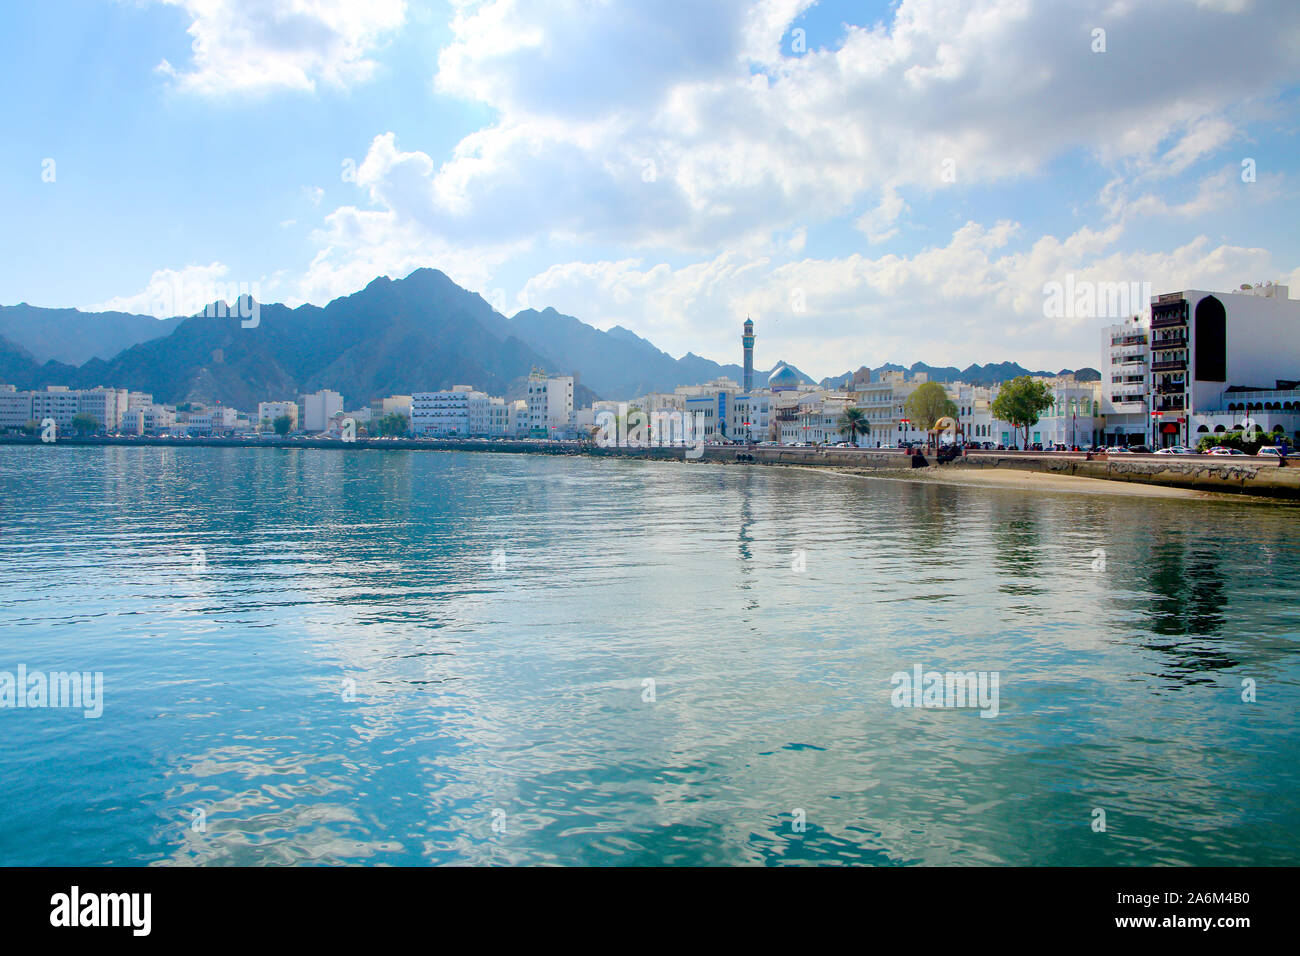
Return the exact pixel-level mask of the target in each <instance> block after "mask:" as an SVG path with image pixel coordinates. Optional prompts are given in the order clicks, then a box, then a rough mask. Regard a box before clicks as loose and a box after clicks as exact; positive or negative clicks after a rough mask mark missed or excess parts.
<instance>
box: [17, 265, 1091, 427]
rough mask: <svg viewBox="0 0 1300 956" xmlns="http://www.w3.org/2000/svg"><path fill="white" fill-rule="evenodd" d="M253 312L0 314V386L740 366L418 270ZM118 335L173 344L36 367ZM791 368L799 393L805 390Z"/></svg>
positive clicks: (219, 385)
mask: <svg viewBox="0 0 1300 956" xmlns="http://www.w3.org/2000/svg"><path fill="white" fill-rule="evenodd" d="M259 309H260V315H259V321H258V324H257V326H255V327H253V328H243V327H242V325H241V321H242V320H241V318H240V317H239V316H238V314H236V313H235V312H233V311H232V313H231V315H230V317H228V318H213V317H208V316H204V315H195V316H189V317H186V318H177V319H168V320H165V321H164V322H159V320H156V319H153V318H151V317H149V316H131V315H127V314H125V313H83V312H78V311H77V310H75V309H53V310H51V309H39V308H37V307H35V306H27V305H21V306H9V307H0V311H4V310H8V311H7V312H5V314H6V315H7V316H8V317H9V318H10V319H12V318H13V317H14V316H18V315H22V316H26V317H28V318H31V317H33V316H34V317H35V321H33V322H29V323H27V324H25V325H21V327H19V328H11V329H10V331H11V332H12V334H5V333H4V331H3V330H0V382H5V383H8V384H13V385H16V386H18V387H20V388H42V387H44V386H45V385H68V386H71V387H77V388H89V387H92V386H95V385H115V386H119V387H126V388H130V389H132V390H138V391H147V392H150V393H152V394H153V395H154V397H155V400H157V401H162V402H170V403H177V402H185V401H201V402H209V403H212V402H222V403H225V404H227V405H234V406H235V407H238V408H241V409H245V410H250V411H251V410H254V409H255V408H256V406H257V403H258V402H260V401H267V400H271V399H285V398H295V397H296V396H298V395H299V394H301V393H303V392H311V391H315V390H317V389H320V388H331V389H334V390H336V391H338V392H341V393H342V394H343V397H344V403H345V405H346V406H347V407H349V408H355V407H357V406H358V405H361V404H363V403H365V402H368V401H370V400H371V399H373V398H377V397H380V396H383V395H392V394H409V393H411V392H415V391H425V390H435V389H441V388H450V387H452V386H453V385H472V386H474V387H476V388H479V389H483V390H484V391H487V392H490V393H492V394H496V395H503V396H505V397H507V398H511V399H514V398H519V397H521V396H522V395H524V394H525V389H526V381H527V376H528V373H529V372H530V371H531V370H532V369H533V368H537V367H541V368H545V369H546V370H547V371H548V372H550V373H551V374H556V375H563V374H573V375H575V376H576V377H577V379H578V382H577V385H576V387H575V395H574V399H575V403H576V404H577V405H578V407H584V406H586V405H589V404H590V403H591V402H592V401H593V400H595V399H596V398H602V397H603V398H608V399H616V400H617V399H629V398H634V397H636V396H638V395H642V394H645V393H646V392H650V391H664V392H670V391H672V390H673V389H674V388H676V387H677V386H679V385H700V384H703V383H705V382H708V381H711V380H713V379H717V378H719V377H726V378H730V379H732V380H734V381H736V382H740V381H742V378H743V370H742V368H741V366H740V365H738V364H720V363H718V362H715V361H713V360H711V359H706V358H703V357H701V356H699V355H696V354H694V353H693V352H688V353H686V355H684V356H682V357H681V358H680V359H674V358H673V357H672V356H671V355H669V354H668V353H667V352H664V351H662V350H661V349H659V348H657V347H656V346H655V345H654V344H653V343H651V342H650V341H648V340H647V339H645V338H642V337H641V336H639V335H637V334H636V333H634V332H632V331H630V330H628V329H626V328H623V327H621V326H614V327H613V328H610V329H608V330H606V331H601V330H600V329H597V328H595V327H593V326H591V325H588V324H587V323H585V322H583V321H581V320H580V319H577V318H575V317H574V316H570V315H564V314H563V313H560V312H557V311H556V310H555V309H552V308H547V309H544V310H542V311H540V312H538V311H536V310H532V309H527V310H524V311H522V312H519V313H518V314H516V315H515V316H514V317H512V318H506V317H505V316H503V315H501V314H500V313H498V312H496V311H495V310H494V309H493V308H492V306H491V305H489V304H488V303H487V302H486V301H485V300H484V299H483V298H482V297H481V296H479V295H478V294H477V293H473V292H469V291H467V290H465V289H463V288H461V287H460V286H458V285H456V283H454V282H453V281H452V280H451V279H449V278H448V277H447V276H446V275H444V274H443V273H442V272H439V271H437V270H435V269H417V270H416V271H414V272H412V273H411V274H410V275H409V276H407V277H406V278H404V279H396V280H394V279H390V278H388V277H386V276H381V277H379V278H377V279H374V280H373V281H371V282H370V283H369V284H368V285H367V286H366V287H365V288H364V289H361V290H359V291H358V292H355V293H352V294H351V295H346V296H340V297H338V298H336V299H334V300H332V301H331V302H330V303H328V304H327V305H325V306H323V307H322V306H315V305H302V306H298V307H297V308H293V309H291V308H289V307H288V306H285V305H280V304H274V303H273V304H262V305H260V306H259ZM245 311H247V310H245ZM60 322H66V323H68V325H67V326H61V325H60V324H59V323H60ZM145 322H148V323H156V325H149V326H146V325H143V324H142V323H145ZM116 323H121V324H122V325H123V329H122V330H119V332H120V334H121V335H123V336H125V337H127V338H130V337H132V336H138V335H140V334H142V333H141V329H143V330H145V331H152V330H154V329H155V328H156V327H157V326H162V327H165V328H169V329H170V332H169V333H167V334H165V335H159V336H151V337H148V338H146V339H144V340H143V341H136V342H132V343H131V344H130V345H128V346H127V347H125V348H123V349H122V350H120V351H119V352H117V353H115V354H113V355H112V356H110V357H108V358H102V357H92V358H90V359H88V360H86V361H84V362H81V363H79V364H70V363H67V362H64V361H58V360H53V359H51V360H49V361H42V360H41V355H42V354H45V353H47V352H49V351H50V349H51V347H52V346H51V335H52V333H51V329H57V328H65V327H66V328H70V329H71V332H70V333H69V337H72V338H75V337H76V336H77V335H79V334H80V330H81V329H82V328H83V326H93V327H94V328H96V329H98V330H99V332H101V333H104V332H108V331H110V330H111V328H112V327H113V326H114V324H116ZM10 325H11V326H12V325H13V323H12V322H11V323H10ZM737 328H738V329H739V327H737ZM113 334H118V333H113ZM109 338H111V335H110V336H109ZM737 338H738V339H739V335H737ZM103 340H104V335H99V336H98V337H97V338H95V339H94V341H91V342H87V343H84V344H83V345H81V346H79V348H82V349H83V350H84V349H91V348H95V347H98V346H96V345H95V342H100V341H103ZM739 351H740V346H739V341H737V352H739ZM64 354H66V353H64ZM782 364H789V363H783V362H778V363H776V364H775V365H773V366H772V368H770V369H767V370H765V371H763V370H758V369H755V372H754V382H755V384H756V385H759V386H761V385H764V384H766V382H767V379H768V377H769V376H770V375H771V374H772V372H773V371H774V370H775V369H776V368H777V367H779V366H780V365H782ZM790 367H791V368H792V369H793V370H794V371H795V372H797V373H798V374H799V376H800V378H801V379H802V380H803V381H806V382H813V381H814V380H813V379H812V378H811V377H810V376H808V375H806V374H805V373H804V372H802V371H801V370H800V369H798V368H797V367H796V366H794V365H790ZM886 369H893V370H900V371H901V370H903V367H902V366H899V365H892V364H886V365H883V366H881V367H880V368H878V369H875V370H874V372H875V374H876V375H878V374H879V373H880V372H881V371H884V370H886ZM908 371H911V372H917V371H923V372H926V373H927V374H929V375H930V377H931V378H932V379H934V380H937V381H955V380H958V379H960V380H961V381H965V382H969V383H971V384H992V383H993V382H997V381H1004V380H1006V379H1009V378H1013V377H1015V376H1016V375H1023V374H1052V373H1043V372H1037V373H1036V372H1029V371H1028V370H1026V369H1024V368H1023V367H1021V366H1020V365H1018V364H1016V363H1013V362H1003V363H998V364H990V365H985V366H980V365H972V366H969V367H968V368H967V369H965V370H959V369H957V368H955V367H946V368H939V367H933V366H929V365H925V364H924V363H920V362H918V363H916V364H915V365H913V366H912V368H911V369H910V370H908ZM1080 371H1081V372H1087V373H1091V375H1092V378H1093V380H1095V379H1096V378H1099V377H1100V376H1099V375H1098V374H1097V373H1096V372H1095V371H1094V370H1092V369H1084V370H1080ZM847 377H851V373H846V375H845V376H838V377H833V378H828V379H823V381H822V383H821V384H823V385H837V384H841V383H842V382H843V381H844V380H845V379H846V378H847Z"/></svg>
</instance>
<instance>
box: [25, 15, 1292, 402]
mask: <svg viewBox="0 0 1300 956" xmlns="http://www.w3.org/2000/svg"><path fill="white" fill-rule="evenodd" d="M1297 51H1300V3H1296V2H1295V0H1276V2H1269V0H1109V2H1093V0H1051V2H1050V3H1049V2H1034V0H966V2H957V0H896V2H893V3H879V2H863V0H859V2H833V0H821V2H813V0H757V2H739V0H686V2H679V0H609V2H603V0H477V2H470V0H443V2H416V0H407V2H404V0H363V2H351V0H100V2H90V0H56V2H48V3H37V4H4V5H3V6H2V7H0V85H2V87H3V89H4V94H3V95H4V110H3V112H0V304H6V305H10V304H14V303H17V302H28V303H30V304H33V305H41V306H50V307H67V306H76V307H79V308H82V309H107V308H112V309H120V310H123V311H132V312H142V313H149V312H151V311H154V310H155V309H156V308H157V307H156V305H154V303H157V302H158V301H159V298H158V293H157V290H158V289H159V288H161V287H163V286H170V287H172V288H184V289H186V290H191V289H198V290H203V289H204V288H205V287H206V288H212V287H213V284H214V283H222V284H225V285H226V287H228V288H231V289H233V288H235V287H236V286H241V287H242V286H243V284H247V287H248V288H249V289H250V290H254V291H255V292H256V294H257V297H258V298H259V299H260V300H261V301H264V302H277V301H278V302H286V303H288V304H290V305H298V304H301V303H303V302H312V303H316V304H321V305H323V304H325V303H326V302H328V301H329V300H331V299H333V298H335V297H337V296H340V295H347V294H349V293H352V292H355V291H356V290H358V289H360V288H362V287H364V286H365V285H366V284H367V283H368V282H369V281H370V280H371V279H373V278H375V277H376V276H379V275H388V276H392V277H394V278H396V277H400V276H404V275H406V274H408V273H409V272H411V271H412V270H414V269H416V268H419V267H421V266H431V267H434V268H438V269H441V270H442V271H444V272H446V273H447V274H448V275H449V276H451V278H452V279H453V280H455V281H456V282H458V283H460V284H461V285H463V286H465V287H466V288H468V289H471V290H473V291H475V292H478V293H480V294H481V295H483V297H484V298H485V299H487V300H488V301H489V302H491V303H492V304H493V305H494V306H496V308H497V309H498V310H500V311H502V312H503V313H504V314H507V315H512V314H514V313H515V312H517V311H518V310H520V309H524V308H537V309H542V308H546V307H547V306H553V307H555V308H556V309H558V310H560V311H561V312H564V313H568V314H571V315H575V316H577V317H578V318H580V319H582V320H583V321H586V322H589V323H591V324H592V325H595V326H597V327H598V328H610V327H612V326H615V325H621V326H623V327H625V328H628V329H631V330H632V331H634V332H636V333H637V334H639V335H642V336H644V337H646V338H648V339H650V340H651V341H652V342H654V343H655V344H656V345H658V346H659V347H660V348H663V349H664V350H665V351H668V352H669V353H671V354H673V355H675V356H681V355H683V354H685V353H686V352H688V351H691V352H694V353H696V354H698V355H704V356H706V357H709V358H712V359H715V360H717V361H721V362H738V361H739V358H740V343H739V337H740V326H741V323H742V322H743V321H744V319H745V317H746V316H747V315H748V316H751V317H752V318H753V319H754V322H755V325H756V330H757V334H758V345H757V348H756V364H758V365H759V367H769V366H770V365H771V364H774V363H775V361H776V360H777V359H778V358H780V359H782V360H784V361H790V362H794V363H795V364H796V365H798V366H799V367H800V368H801V369H803V370H804V371H805V372H807V373H809V374H813V375H814V376H816V377H821V376H824V375H831V374H838V373H841V372H844V371H846V370H849V369H852V368H857V367H859V366H861V365H869V366H878V365H880V364H882V363H884V362H886V361H892V362H899V363H903V364H911V363H912V362H915V361H925V362H928V363H930V364H934V365H949V364H951V365H957V366H959V367H964V366H966V365H968V364H970V363H972V362H978V363H985V362H990V361H1004V360H1005V361H1018V362H1020V363H1021V364H1023V365H1026V366H1028V367H1031V368H1048V369H1057V368H1076V367H1080V366H1085V365H1090V366H1093V367H1097V366H1098V363H1099V362H1100V354H1099V352H1100V342H1101V337H1102V336H1101V331H1100V330H1101V329H1102V328H1103V327H1104V326H1105V325H1107V324H1109V323H1110V322H1112V321H1116V320H1118V319H1119V318H1121V316H1119V315H1111V314H1109V313H1110V312H1112V311H1116V309H1115V308H1114V307H1113V306H1112V305H1111V304H1110V303H1107V304H1106V305H1104V306H1103V305H1100V304H1099V306H1098V307H1096V308H1093V309H1092V310H1091V311H1090V310H1089V309H1088V308H1085V307H1082V306H1081V307H1080V308H1079V309H1067V310H1066V314H1064V315H1063V314H1061V310H1059V309H1054V308H1052V307H1051V306H1050V305H1049V303H1050V301H1051V296H1050V295H1049V289H1051V288H1052V284H1053V283H1057V284H1060V285H1062V286H1063V285H1064V284H1065V283H1066V282H1067V281H1068V282H1070V283H1072V285H1071V288H1075V289H1082V288H1084V287H1087V286H1090V285H1091V286H1093V287H1098V288H1104V286H1101V285H1100V284H1108V283H1123V284H1124V285H1123V288H1125V289H1130V288H1131V289H1135V290H1139V291H1141V292H1142V293H1145V292H1146V291H1147V290H1148V289H1149V290H1150V292H1152V293H1157V294H1158V293H1160V292H1162V291H1172V290H1179V289H1184V288H1199V289H1211V290H1216V291H1227V290H1232V289H1236V288H1238V287H1239V286H1240V285H1241V284H1242V283H1245V282H1249V283H1255V282H1261V281H1266V280H1273V281H1280V282H1283V283H1286V284H1290V285H1291V286H1292V288H1293V293H1292V294H1293V295H1294V297H1296V298H1298V299H1300V228H1297V212H1298V211H1300V201H1298V200H1300V192H1298V191H1300V185H1298V174H1300V148H1298V147H1300V131H1298V128H1297V127H1298V125H1300V53H1298V52H1297ZM218 288H220V286H218ZM1112 288H1113V287H1112ZM1103 299H1104V296H1103ZM1134 299H1135V300H1137V301H1134V302H1133V304H1132V305H1133V308H1132V309H1127V310H1125V311H1135V310H1137V309H1138V308H1140V307H1141V305H1142V300H1141V296H1140V295H1138V296H1134ZM1058 301H1059V300H1058Z"/></svg>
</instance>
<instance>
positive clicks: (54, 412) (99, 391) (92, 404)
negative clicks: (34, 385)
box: [0, 385, 128, 432]
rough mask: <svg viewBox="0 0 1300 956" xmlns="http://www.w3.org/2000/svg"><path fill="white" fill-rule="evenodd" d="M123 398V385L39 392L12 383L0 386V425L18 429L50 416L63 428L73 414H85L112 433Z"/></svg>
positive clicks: (56, 387)
mask: <svg viewBox="0 0 1300 956" xmlns="http://www.w3.org/2000/svg"><path fill="white" fill-rule="evenodd" d="M127 400H128V393H127V390H126V389H124V388H106V387H104V386H97V387H95V388H86V389H71V388H68V387H67V386H64V385H49V386H46V387H45V388H44V389H42V390H40V391H19V390H18V389H17V388H15V387H14V386H12V385H7V386H0V428H21V427H22V426H23V425H26V424H27V423H28V422H30V421H35V422H38V423H39V422H41V421H43V420H45V419H46V418H52V419H54V422H55V424H56V425H57V426H58V427H59V428H60V429H66V428H69V427H70V426H71V425H72V419H73V418H75V417H76V416H77V415H89V416H90V417H91V418H93V419H95V421H96V422H98V423H99V427H100V430H101V431H109V432H116V431H117V430H118V429H119V427H120V426H121V424H122V413H123V412H125V411H126V410H127Z"/></svg>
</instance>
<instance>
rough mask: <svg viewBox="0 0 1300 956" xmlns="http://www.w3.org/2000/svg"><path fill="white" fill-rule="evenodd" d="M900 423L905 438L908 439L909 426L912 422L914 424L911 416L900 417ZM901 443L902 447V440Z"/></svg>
mask: <svg viewBox="0 0 1300 956" xmlns="http://www.w3.org/2000/svg"><path fill="white" fill-rule="evenodd" d="M898 424H899V425H900V426H902V429H903V439H904V440H906V438H907V426H908V425H910V424H912V420H911V419H910V418H900V419H899V420H898ZM899 445H900V447H901V445H902V442H899Z"/></svg>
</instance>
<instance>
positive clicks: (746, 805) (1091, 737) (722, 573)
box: [0, 446, 1300, 865]
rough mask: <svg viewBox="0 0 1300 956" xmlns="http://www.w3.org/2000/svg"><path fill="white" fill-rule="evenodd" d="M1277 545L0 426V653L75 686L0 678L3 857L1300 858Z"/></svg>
mask: <svg viewBox="0 0 1300 956" xmlns="http://www.w3.org/2000/svg"><path fill="white" fill-rule="evenodd" d="M1096 549H1102V550H1103V551H1104V568H1103V567H1102V564H1103V561H1102V556H1101V553H1100V552H1098V551H1096ZM800 569H801V570H800ZM1298 579H1300V510H1298V509H1296V508H1294V507H1287V506H1283V505H1276V504H1268V503H1256V502H1241V501H1218V500H1162V499H1144V498H1126V497H1117V496H1111V495H1107V494H1096V495H1082V494H1081V495H1066V494H1059V493H1047V492H1017V491H1004V490H995V489H987V488H970V489H967V488H957V487H944V486H937V485H927V484H918V483H911V482H906V481H891V480H881V479H855V478H850V477H845V476H840V475H827V474H820V473H814V472H809V471H796V470H786V469H776V468H760V467H739V466H733V467H721V466H715V465H705V464H686V463H641V462H630V461H609V460H589V459H582V458H554V457H543V456H522V455H495V454H467V453H440V452H418V451H416V452H412V451H391V452H353V453H344V452H339V451H332V450H309V449H303V450H288V451H286V450H277V449H208V448H189V449H171V448H69V447H57V446H55V447H12V446H10V447H0V672H9V673H11V674H12V673H16V671H17V668H18V667H19V665H24V666H25V667H26V668H27V670H28V671H29V672H32V671H42V672H49V671H62V670H76V671H87V672H96V671H98V672H102V674H103V681H104V683H103V715H102V716H101V717H100V718H98V719H87V718H85V717H84V716H83V714H82V711H80V710H72V709H54V708H44V709H40V708H23V709H18V708H4V709H0V784H2V785H3V790H4V799H3V802H0V864H4V865H16V864H35V865H51V864H177V863H179V864H194V863H216V864H289V863H365V864H377V863H385V864H426V863H557V864H782V863H859V864H880V865H896V864H996V863H1013V864H1061V865H1075V864H1293V865H1294V864H1297V863H1300V849H1298V848H1297V844H1298V842H1300V841H1298V840H1297V837H1298V836H1300V744H1298V743H1297V728H1298V726H1300V724H1298V722H1300V716H1298V713H1300V654H1298V653H1297V652H1298V650H1300V611H1298V610H1297V580H1298ZM917 665H919V666H921V667H922V668H923V670H924V671H927V672H928V671H938V672H946V671H962V672H967V671H984V672H990V673H992V674H996V675H997V677H998V681H999V684H998V695H999V699H998V704H999V706H998V714H997V716H996V717H992V718H989V717H981V716H980V713H981V712H980V710H979V709H974V708H970V707H964V708H914V707H895V706H893V705H892V703H891V691H892V690H893V685H892V683H891V678H892V676H893V675H894V674H895V673H896V672H899V671H905V672H908V673H909V674H910V673H911V672H912V671H913V668H914V667H916V666H917ZM0 679H2V678H0ZM1247 681H1250V682H1253V687H1254V696H1255V698H1256V699H1255V700H1254V701H1253V702H1251V701H1246V700H1243V694H1245V695H1246V696H1250V695H1249V693H1247V691H1248V690H1249V687H1250V686H1251V685H1250V684H1249V683H1245V684H1244V683H1243V682H1247ZM1098 811H1102V812H1104V820H1105V832H1097V831H1096V829H1095V827H1097V826H1099V821H1100V820H1101V816H1100V815H1099V813H1098Z"/></svg>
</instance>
